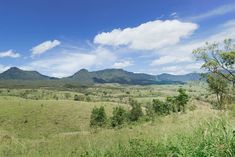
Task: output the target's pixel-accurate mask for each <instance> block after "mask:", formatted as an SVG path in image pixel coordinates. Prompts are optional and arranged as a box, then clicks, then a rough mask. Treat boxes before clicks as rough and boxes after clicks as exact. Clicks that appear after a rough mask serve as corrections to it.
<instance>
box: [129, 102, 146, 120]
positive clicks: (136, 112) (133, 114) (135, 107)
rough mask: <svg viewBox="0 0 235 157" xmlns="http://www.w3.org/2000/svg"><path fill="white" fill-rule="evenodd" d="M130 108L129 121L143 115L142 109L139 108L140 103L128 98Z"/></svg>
mask: <svg viewBox="0 0 235 157" xmlns="http://www.w3.org/2000/svg"><path fill="white" fill-rule="evenodd" d="M130 105H131V110H130V115H129V118H130V120H131V121H137V120H139V118H140V117H141V116H143V111H142V109H141V105H140V103H138V102H137V101H135V100H130Z"/></svg>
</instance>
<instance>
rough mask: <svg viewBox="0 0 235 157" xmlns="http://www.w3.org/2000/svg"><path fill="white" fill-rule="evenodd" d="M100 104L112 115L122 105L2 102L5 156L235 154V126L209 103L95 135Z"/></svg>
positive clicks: (0, 132)
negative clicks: (92, 121) (93, 122)
mask: <svg viewBox="0 0 235 157" xmlns="http://www.w3.org/2000/svg"><path fill="white" fill-rule="evenodd" d="M99 105H105V108H106V111H107V112H108V114H110V113H111V112H112V108H113V107H114V106H115V105H118V104H116V103H111V102H106V103H105V102H103V103H93V102H89V103H88V102H75V101H68V100H63V101H62V100H60V101H56V100H37V101H36V100H25V99H21V98H17V97H6V96H5V97H1V102H0V107H1V110H0V121H1V123H0V156H4V157H5V156H19V157H41V156H43V157H55V156H56V157H67V156H68V157H69V156H80V155H83V156H233V155H234V136H233V133H232V127H231V126H230V125H229V122H228V120H227V119H226V118H224V115H223V116H222V115H221V114H220V113H218V112H217V111H214V110H211V109H210V108H208V107H207V105H206V104H203V103H201V105H199V106H198V109H197V110H195V111H192V112H188V113H187V114H172V115H169V116H166V117H158V118H156V120H155V121H154V122H142V123H139V124H136V125H135V124H133V125H127V126H124V127H123V128H121V129H110V128H103V129H94V130H93V129H90V128H89V117H90V114H89V113H90V112H91V110H92V108H93V107H94V106H99ZM221 117H222V118H221Z"/></svg>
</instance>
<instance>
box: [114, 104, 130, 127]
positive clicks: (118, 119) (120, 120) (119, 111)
mask: <svg viewBox="0 0 235 157" xmlns="http://www.w3.org/2000/svg"><path fill="white" fill-rule="evenodd" d="M126 118H127V112H126V110H125V109H124V108H123V107H121V106H118V107H115V108H114V110H113V116H112V117H111V125H112V127H116V126H120V125H122V124H124V123H125V121H126Z"/></svg>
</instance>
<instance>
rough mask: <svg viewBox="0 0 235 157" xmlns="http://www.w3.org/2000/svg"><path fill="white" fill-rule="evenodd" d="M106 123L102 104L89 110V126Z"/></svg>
mask: <svg viewBox="0 0 235 157" xmlns="http://www.w3.org/2000/svg"><path fill="white" fill-rule="evenodd" d="M106 123H107V115H106V113H105V109H104V107H103V106H101V107H99V108H97V107H94V108H93V110H92V112H91V118H90V126H91V127H94V126H99V127H102V126H105V125H106Z"/></svg>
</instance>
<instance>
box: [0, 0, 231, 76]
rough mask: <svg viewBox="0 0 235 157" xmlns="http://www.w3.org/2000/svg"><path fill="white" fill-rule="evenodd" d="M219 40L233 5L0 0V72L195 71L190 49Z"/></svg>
mask: <svg viewBox="0 0 235 157" xmlns="http://www.w3.org/2000/svg"><path fill="white" fill-rule="evenodd" d="M225 38H231V39H234V38H235V1H234V0H174V1H173V0H128V1H127V0H118V1H117V0H20V1H16V0H0V72H3V71H5V70H7V69H8V68H10V67H13V66H14V67H15V66H16V67H19V68H21V69H24V70H36V71H38V72H40V73H42V74H44V75H48V76H54V77H66V76H70V75H72V74H73V73H75V72H77V71H78V70H80V69H82V68H85V69H88V70H89V71H95V70H101V69H106V68H122V69H125V70H127V71H132V72H137V73H139V72H141V73H148V74H161V73H170V74H186V73H190V72H200V71H201V70H200V66H201V63H200V62H198V61H195V58H194V57H193V55H192V51H193V50H194V49H196V48H198V47H201V46H203V45H204V43H205V42H222V41H223V40H224V39H225Z"/></svg>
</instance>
